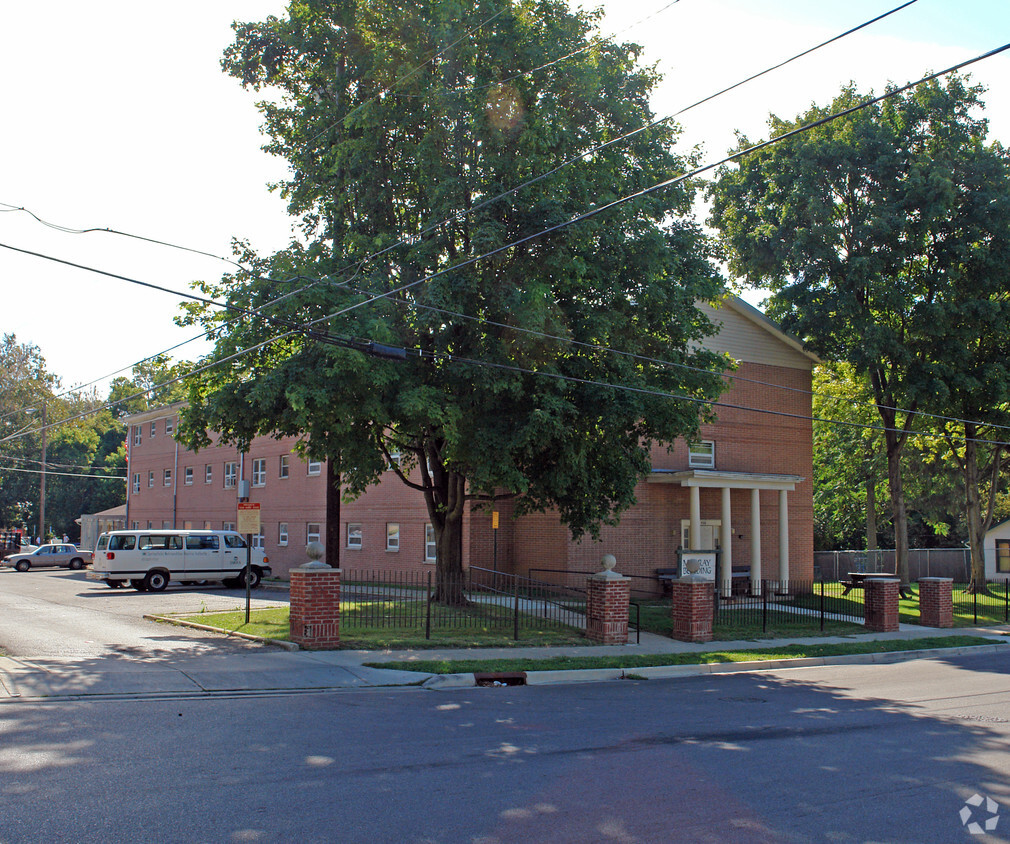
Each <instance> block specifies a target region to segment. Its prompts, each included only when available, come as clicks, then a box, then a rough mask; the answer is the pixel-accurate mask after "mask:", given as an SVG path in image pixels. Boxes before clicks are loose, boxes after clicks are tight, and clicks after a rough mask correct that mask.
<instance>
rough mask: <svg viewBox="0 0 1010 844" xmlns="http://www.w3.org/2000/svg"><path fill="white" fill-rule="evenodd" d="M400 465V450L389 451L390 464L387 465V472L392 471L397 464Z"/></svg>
mask: <svg viewBox="0 0 1010 844" xmlns="http://www.w3.org/2000/svg"><path fill="white" fill-rule="evenodd" d="M399 465H400V452H398V451H391V452H389V465H388V466H386V471H387V472H392V471H393V468H394V467H395V466H399Z"/></svg>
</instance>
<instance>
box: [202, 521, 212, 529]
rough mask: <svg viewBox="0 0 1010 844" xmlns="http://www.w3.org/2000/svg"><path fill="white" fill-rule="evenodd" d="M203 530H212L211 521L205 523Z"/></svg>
mask: <svg viewBox="0 0 1010 844" xmlns="http://www.w3.org/2000/svg"><path fill="white" fill-rule="evenodd" d="M203 529H204V530H210V522H209V521H208V522H204V523H203Z"/></svg>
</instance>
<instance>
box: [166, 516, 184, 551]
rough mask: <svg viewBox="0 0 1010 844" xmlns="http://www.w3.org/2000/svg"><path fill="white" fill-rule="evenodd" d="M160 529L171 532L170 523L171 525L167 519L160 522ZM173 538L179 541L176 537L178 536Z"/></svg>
mask: <svg viewBox="0 0 1010 844" xmlns="http://www.w3.org/2000/svg"><path fill="white" fill-rule="evenodd" d="M161 529H162V530H171V529H172V523H171V522H170V521H169V520H168V519H163V520H162V522H161ZM173 538H174V539H179V537H178V536H176V537H173ZM173 547H174V546H173ZM179 547H180V548H182V544H181V540H180V545H179Z"/></svg>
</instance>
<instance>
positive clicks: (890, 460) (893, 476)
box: [884, 420, 908, 586]
mask: <svg viewBox="0 0 1010 844" xmlns="http://www.w3.org/2000/svg"><path fill="white" fill-rule="evenodd" d="M885 421H886V420H885ZM893 428H894V425H893V422H892V423H891V424H889V425H887V430H886V431H885V432H884V439H885V441H886V443H887V489H888V492H890V494H891V509H892V511H893V513H894V573H895V574H896V575H897V576H898V578H899V579H900V580H901V585H902V586H907V585H908V511H907V510H906V508H905V491H904V487H903V484H902V478H901V447H902V445H904V438H903V437H901V436H899V434H898V433H897V432H896V431H894V430H893Z"/></svg>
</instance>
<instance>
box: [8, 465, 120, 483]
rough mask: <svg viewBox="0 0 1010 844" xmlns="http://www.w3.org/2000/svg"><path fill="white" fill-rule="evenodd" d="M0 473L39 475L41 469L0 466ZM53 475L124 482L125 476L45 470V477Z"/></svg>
mask: <svg viewBox="0 0 1010 844" xmlns="http://www.w3.org/2000/svg"><path fill="white" fill-rule="evenodd" d="M0 472H22V473H25V474H28V475H41V474H42V470H41V469H19V468H17V467H16V466H0ZM50 475H53V476H55V477H57V478H90V479H92V480H95V481H126V480H128V478H127V477H126V476H125V475H82V474H79V473H77V472H50V471H49V470H48V469H46V477H48V476H50Z"/></svg>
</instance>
